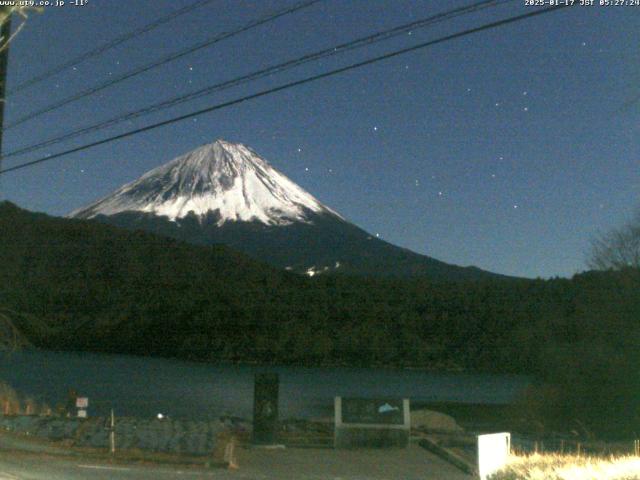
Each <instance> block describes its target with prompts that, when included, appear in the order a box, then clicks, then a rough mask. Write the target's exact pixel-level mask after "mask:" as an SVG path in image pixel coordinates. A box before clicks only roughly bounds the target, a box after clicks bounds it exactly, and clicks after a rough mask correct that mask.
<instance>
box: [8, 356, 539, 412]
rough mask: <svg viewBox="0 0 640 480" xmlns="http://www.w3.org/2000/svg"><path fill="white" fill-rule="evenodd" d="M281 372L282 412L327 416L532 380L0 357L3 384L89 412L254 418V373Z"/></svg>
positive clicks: (507, 392) (468, 397) (469, 398)
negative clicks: (73, 395) (356, 403)
mask: <svg viewBox="0 0 640 480" xmlns="http://www.w3.org/2000/svg"><path fill="white" fill-rule="evenodd" d="M266 371H272V372H273V371H275V372H278V373H279V374H280V412H281V414H280V417H281V418H287V417H310V416H320V415H327V414H328V412H330V410H329V409H328V407H330V406H331V405H332V404H333V397H334V396H336V395H341V396H356V397H373V396H391V397H408V398H410V399H411V400H412V401H414V402H427V401H429V402H431V401H451V402H464V403H490V404H504V403H509V402H511V401H512V400H513V399H514V397H515V396H516V395H517V394H518V393H519V392H520V391H522V390H523V389H524V388H525V387H526V386H527V385H528V379H527V378H526V377H522V376H513V375H478V374H448V373H442V374H440V373H432V372H422V371H416V370H396V369H382V368H371V369H369V368H348V367H330V368H320V367H318V368H315V367H262V366H247V365H242V366H239V365H211V364H203V363H194V362H186V361H180V360H169V359H159V358H145V357H133V356H126V355H105V354H96V353H58V352H46V351H27V352H18V353H12V354H10V355H6V354H0V381H6V382H7V383H9V384H10V385H11V386H13V387H14V388H15V389H16V390H18V391H20V392H21V393H24V394H27V395H29V396H31V397H33V398H35V399H36V400H39V401H43V402H46V403H47V404H49V405H50V406H55V405H56V404H59V403H63V404H64V402H65V400H66V398H67V393H68V390H69V388H74V389H75V390H77V391H78V393H79V394H80V395H81V396H87V397H89V402H90V405H89V414H90V415H105V414H106V413H107V412H108V411H109V409H111V408H114V410H115V412H116V414H118V415H125V416H143V417H144V416H155V415H157V414H158V413H163V414H165V415H170V416H173V417H180V418H191V419H196V418H213V417H216V416H220V415H224V414H229V415H237V416H241V417H245V418H251V415H252V405H253V376H254V374H255V373H256V372H266Z"/></svg>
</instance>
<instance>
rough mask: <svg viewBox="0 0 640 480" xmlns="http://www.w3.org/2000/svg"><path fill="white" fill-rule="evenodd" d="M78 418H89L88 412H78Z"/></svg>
mask: <svg viewBox="0 0 640 480" xmlns="http://www.w3.org/2000/svg"><path fill="white" fill-rule="evenodd" d="M78 418H87V411H86V410H78Z"/></svg>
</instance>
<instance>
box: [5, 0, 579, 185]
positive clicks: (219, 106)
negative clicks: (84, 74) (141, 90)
mask: <svg viewBox="0 0 640 480" xmlns="http://www.w3.org/2000/svg"><path fill="white" fill-rule="evenodd" d="M569 6H570V4H567V5H560V6H554V7H547V8H544V9H541V10H536V11H533V12H529V13H525V14H522V15H516V16H513V17H509V18H505V19H503V20H498V21H495V22H491V23H486V24H484V25H481V26H479V27H475V28H471V29H468V30H464V31H462V32H458V33H453V34H451V35H447V36H444V37H440V38H437V39H435V40H430V41H428V42H424V43H420V44H417V45H414V46H411V47H407V48H403V49H400V50H395V51H393V52H390V53H386V54H384V55H379V56H377V57H372V58H369V59H367V60H364V61H361V62H357V63H353V64H351V65H347V66H346V67H341V68H336V69H334V70H330V71H328V72H325V73H321V74H318V75H314V76H311V77H307V78H303V79H301V80H296V81H293V82H289V83H286V84H284V85H280V86H278V87H274V88H270V89H267V90H262V91H260V92H258V93H254V94H251V95H246V96H244V97H240V98H237V99H234V100H230V101H227V102H224V103H219V104H217V105H213V106H210V107H207V108H203V109H201V110H197V111H195V112H191V113H188V114H185V115H181V116H178V117H174V118H171V119H168V120H164V121H161V122H158V123H154V124H151V125H147V126H146V127H141V128H137V129H134V130H130V131H128V132H125V133H121V134H119V135H114V136H112V137H108V138H105V139H102V140H98V141H95V142H91V143H88V144H85V145H81V146H79V147H75V148H71V149H69V150H65V151H62V152H59V153H56V154H54V155H48V156H45V157H41V158H38V159H36V160H32V161H29V162H25V163H21V164H19V165H15V166H13V167H9V168H5V169H4V170H0V175H2V174H5V173H8V172H12V171H15V170H21V169H23V168H27V167H31V166H33V165H37V164H39V163H43V162H47V161H49V160H54V159H56V158H60V157H64V156H67V155H70V154H72V153H77V152H81V151H84V150H88V149H90V148H93V147H97V146H99V145H104V144H106V143H111V142H114V141H116V140H121V139H123V138H127V137H130V136H132V135H137V134H138V133H143V132H147V131H150V130H155V129H156V128H160V127H163V126H166V125H171V124H173V123H177V122H181V121H182V120H187V119H189V118H193V117H197V116H200V115H203V114H205V113H210V112H213V111H215V110H220V109H223V108H226V107H230V106H232V105H238V104H240V103H244V102H246V101H249V100H253V99H256V98H260V97H264V96H266V95H270V94H272V93H276V92H280V91H283V90H288V89H289V88H293V87H297V86H299V85H304V84H307V83H311V82H314V81H316V80H320V79H323V78H328V77H333V76H335V75H339V74H341V73H345V72H348V71H350V70H354V69H356V68H360V67H364V66H366V65H371V64H373V63H377V62H380V61H382V60H387V59H390V58H394V57H397V56H399V55H403V54H405V53H410V52H415V51H417V50H420V49H423V48H426V47H430V46H433V45H436V44H439V43H444V42H448V41H450V40H454V39H457V38H461V37H465V36H467V35H471V34H474V33H478V32H482V31H485V30H491V29H493V28H497V27H501V26H504V25H508V24H511V23H515V22H518V21H522V20H526V19H529V18H533V17H536V16H539V15H543V14H546V13H551V12H555V11H558V10H562V9H564V8H566V7H569Z"/></svg>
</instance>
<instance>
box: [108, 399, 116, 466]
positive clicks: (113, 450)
mask: <svg viewBox="0 0 640 480" xmlns="http://www.w3.org/2000/svg"><path fill="white" fill-rule="evenodd" d="M109 443H110V445H111V455H115V453H116V418H115V415H114V414H113V408H112V409H111V432H110V433H109Z"/></svg>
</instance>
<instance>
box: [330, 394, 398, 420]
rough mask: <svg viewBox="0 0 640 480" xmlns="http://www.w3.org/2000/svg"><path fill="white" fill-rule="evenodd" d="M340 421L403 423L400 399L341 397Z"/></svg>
mask: <svg viewBox="0 0 640 480" xmlns="http://www.w3.org/2000/svg"><path fill="white" fill-rule="evenodd" d="M342 423H364V424H372V425H403V424H404V404H403V401H402V399H401V398H400V399H399V398H393V399H388V398H385V399H379V398H378V399H369V398H343V399H342Z"/></svg>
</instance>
